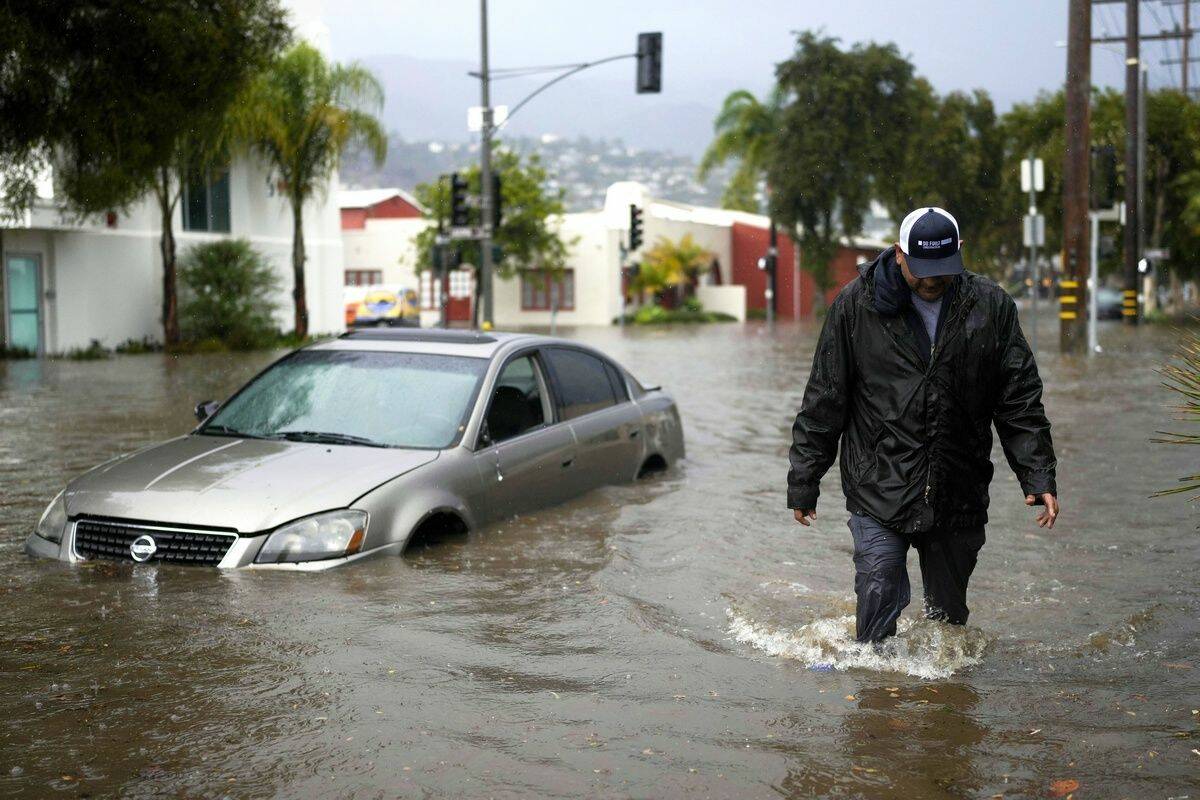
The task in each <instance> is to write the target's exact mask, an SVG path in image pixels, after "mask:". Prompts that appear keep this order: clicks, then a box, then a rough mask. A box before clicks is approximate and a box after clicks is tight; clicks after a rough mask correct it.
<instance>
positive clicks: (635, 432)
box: [629, 428, 642, 439]
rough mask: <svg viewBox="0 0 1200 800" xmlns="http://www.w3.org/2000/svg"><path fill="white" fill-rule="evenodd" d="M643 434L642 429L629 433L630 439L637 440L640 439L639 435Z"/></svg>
mask: <svg viewBox="0 0 1200 800" xmlns="http://www.w3.org/2000/svg"><path fill="white" fill-rule="evenodd" d="M641 432H642V429H641V428H634V429H633V430H631V431H630V432H629V438H630V439H636V438H637V437H638V434H639V433H641Z"/></svg>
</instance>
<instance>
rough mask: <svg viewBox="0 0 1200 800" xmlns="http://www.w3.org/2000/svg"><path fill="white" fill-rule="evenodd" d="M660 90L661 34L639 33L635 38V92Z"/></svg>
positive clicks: (642, 92)
mask: <svg viewBox="0 0 1200 800" xmlns="http://www.w3.org/2000/svg"><path fill="white" fill-rule="evenodd" d="M661 91H662V34H661V33H639V34H638V39H637V93H638V94H658V93H659V92H661Z"/></svg>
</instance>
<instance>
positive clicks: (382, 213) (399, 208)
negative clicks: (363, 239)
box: [342, 195, 421, 230]
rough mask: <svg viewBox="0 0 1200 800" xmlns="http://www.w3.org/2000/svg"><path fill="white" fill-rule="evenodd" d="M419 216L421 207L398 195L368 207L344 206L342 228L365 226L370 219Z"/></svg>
mask: <svg viewBox="0 0 1200 800" xmlns="http://www.w3.org/2000/svg"><path fill="white" fill-rule="evenodd" d="M419 216H421V209H419V208H417V207H416V206H414V205H413V204H412V203H410V202H408V201H407V200H405V199H404V198H403V197H400V196H399V195H397V196H396V197H389V198H388V199H387V200H384V201H383V202H380V203H376V204H375V205H373V206H367V207H366V208H343V209H342V230H354V229H359V228H365V227H367V220H368V219H399V218H404V217H419Z"/></svg>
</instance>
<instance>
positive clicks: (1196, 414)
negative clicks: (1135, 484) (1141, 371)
mask: <svg viewBox="0 0 1200 800" xmlns="http://www.w3.org/2000/svg"><path fill="white" fill-rule="evenodd" d="M1178 354H1179V356H1180V358H1181V359H1182V362H1183V363H1181V364H1168V365H1166V366H1165V367H1163V369H1162V375H1163V378H1164V381H1163V385H1164V386H1166V387H1167V388H1168V389H1170V390H1171V391H1173V392H1175V393H1177V394H1178V395H1179V396H1180V405H1177V406H1175V407H1174V410H1175V412H1176V413H1177V416H1176V417H1175V419H1176V420H1178V421H1180V422H1192V423H1195V422H1200V336H1198V335H1197V334H1196V333H1195V332H1190V333H1187V334H1185V336H1184V340H1183V342H1182V343H1181V344H1180V345H1179V353H1178ZM1158 433H1159V435H1160V436H1161V437H1162V438H1156V439H1151V440H1150V441H1152V442H1157V443H1159V444H1184V445H1197V444H1200V434H1196V433H1172V432H1169V431H1159V432H1158ZM1179 483H1180V484H1182V485H1180V486H1175V487H1173V488H1170V489H1163V490H1161V491H1158V492H1155V493H1154V496H1155V497H1161V496H1162V495H1168V494H1180V493H1183V492H1194V491H1196V490H1198V489H1200V475H1188V476H1185V477H1183V478H1180V479H1179ZM1197 498H1200V495H1196V496H1193V497H1192V498H1191V499H1192V500H1196V499H1197Z"/></svg>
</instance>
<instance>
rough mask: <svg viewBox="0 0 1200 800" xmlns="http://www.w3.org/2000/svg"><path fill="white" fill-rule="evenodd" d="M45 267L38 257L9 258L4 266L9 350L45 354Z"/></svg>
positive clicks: (11, 256) (13, 256) (6, 332)
mask: <svg viewBox="0 0 1200 800" xmlns="http://www.w3.org/2000/svg"><path fill="white" fill-rule="evenodd" d="M41 296H42V265H41V261H40V260H39V259H38V257H37V256H30V255H10V256H8V257H7V258H6V259H5V264H4V297H5V298H6V299H5V304H4V306H5V308H4V310H5V315H4V319H5V334H6V336H5V341H6V342H7V345H8V347H9V348H10V349H13V350H26V351H28V352H30V353H36V354H38V355H41V354H42V304H41V303H40V302H39V301H40V299H41Z"/></svg>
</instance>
